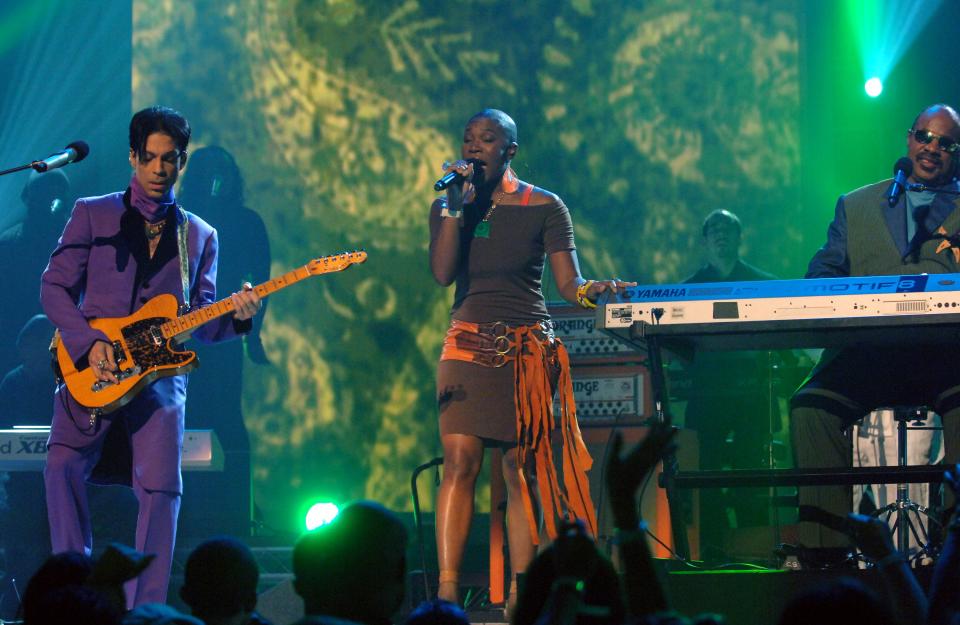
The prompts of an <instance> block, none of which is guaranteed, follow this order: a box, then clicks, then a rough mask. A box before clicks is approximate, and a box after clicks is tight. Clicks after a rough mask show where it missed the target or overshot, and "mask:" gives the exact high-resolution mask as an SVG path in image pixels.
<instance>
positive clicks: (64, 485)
mask: <svg viewBox="0 0 960 625" xmlns="http://www.w3.org/2000/svg"><path fill="white" fill-rule="evenodd" d="M189 141H190V125H189V123H188V122H187V120H186V119H184V117H183V116H182V115H180V114H179V113H177V112H176V111H174V110H172V109H169V108H165V107H159V106H154V107H151V108H148V109H144V110H142V111H140V112H138V113H136V114H135V115H134V116H133V118H132V119H131V120H130V164H131V166H132V167H133V170H134V173H133V177H132V178H131V179H130V186H129V187H128V188H127V189H126V191H124V192H117V193H112V194H110V195H104V196H101V197H92V198H81V199H79V200H77V202H76V204H75V205H74V208H73V213H72V215H71V217H70V219H69V221H68V222H67V224H66V227H65V228H64V231H63V235H62V236H61V237H60V241H59V243H58V245H57V247H56V249H55V250H54V252H53V254H52V255H51V257H50V263H49V265H48V266H47V269H46V271H44V273H43V278H42V283H41V290H40V301H41V304H42V305H43V309H44V311H45V312H46V314H47V316H48V317H49V318H50V321H52V322H53V324H54V325H55V326H56V327H57V328H58V329H59V330H60V339H61V341H62V343H63V346H64V347H65V348H66V350H67V352H68V353H69V355H70V357H71V358H72V360H73V361H74V362H75V363H76V365H77V369H78V370H79V369H81V368H86V367H88V366H89V367H91V368H92V370H93V372H94V373H95V375H96V376H97V379H98V380H101V381H103V382H107V383H109V382H116V381H117V378H116V375H115V374H116V373H117V372H118V371H119V368H118V366H117V354H115V353H114V350H113V346H112V345H111V343H110V340H109V339H108V337H107V336H106V335H105V334H103V333H102V332H100V331H99V330H95V329H92V328H91V327H90V326H89V324H88V320H90V319H93V318H115V317H126V316H129V315H131V314H133V313H134V312H136V311H137V310H138V309H139V308H140V307H141V306H143V304H145V303H146V302H147V301H149V300H150V299H152V298H154V297H156V296H157V295H161V294H172V295H174V296H175V297H176V298H177V301H178V302H179V303H180V304H181V305H183V304H184V299H189V301H188V302H186V303H187V304H188V305H189V307H190V308H198V307H203V306H206V305H208V304H211V303H212V302H214V301H215V299H216V293H215V286H214V285H215V284H216V278H217V275H216V274H217V232H216V230H214V229H213V228H212V227H211V226H210V225H209V224H207V223H206V222H205V221H203V220H202V219H200V218H199V217H197V216H196V215H194V214H192V213H188V212H186V211H184V210H183V209H182V208H181V207H180V206H178V205H177V203H176V200H175V198H174V194H173V186H174V184H175V183H176V181H177V177H178V175H179V173H180V171H181V170H182V169H183V167H184V165H185V164H186V160H187V144H188V143H189ZM181 250H185V252H186V254H185V256H186V262H185V263H184V267H183V268H182V267H181V258H180V256H181ZM184 274H186V276H184ZM184 277H185V278H186V279H185V280H184ZM185 291H186V293H185ZM231 299H232V303H233V307H234V312H233V314H232V315H228V316H223V317H220V318H218V319H215V320H213V321H211V322H209V323H207V324H205V325H203V326H201V327H200V328H198V329H197V331H196V332H195V333H194V336H195V337H196V338H197V339H199V340H201V341H203V342H214V341H221V340H227V339H230V338H234V337H236V336H238V335H240V334H243V333H245V332H247V331H249V329H250V327H251V325H252V323H251V321H250V320H251V318H252V317H253V316H254V315H255V314H256V313H257V311H258V310H259V309H260V300H259V298H258V297H257V295H256V294H255V293H254V292H253V290H252V288H251V286H250V285H249V284H244V285H243V287H242V288H241V290H240V292H238V293H234V294H233V295H231ZM186 393H187V380H186V376H184V375H178V376H172V377H164V378H160V379H158V380H155V381H154V382H152V383H150V384H149V385H148V386H146V387H145V388H144V389H143V390H141V391H140V392H139V393H138V394H137V395H136V397H135V398H134V399H133V400H132V401H131V402H130V403H128V404H126V405H125V406H123V407H122V408H120V409H118V410H115V411H113V412H110V413H107V414H97V413H96V412H93V413H92V412H91V411H90V410H89V409H86V408H84V407H82V406H81V405H80V404H79V403H77V402H76V401H75V400H74V398H73V397H72V396H71V395H70V393H69V391H68V390H67V388H66V387H65V386H63V385H61V386H60V387H59V388H58V389H57V392H56V395H55V399H54V410H53V424H52V426H51V430H50V440H49V443H48V448H49V451H48V454H47V466H46V469H45V470H44V483H45V485H46V491H47V507H48V510H49V521H50V534H51V541H52V544H53V550H54V552H62V551H80V552H84V553H87V554H89V553H90V552H91V549H92V545H93V532H92V528H91V523H90V513H89V509H88V506H87V498H86V491H85V482H86V481H87V480H88V479H89V480H91V481H97V482H101V483H104V482H106V483H125V484H127V485H129V486H132V488H133V490H134V493H135V494H136V497H137V500H138V502H139V508H140V511H139V515H138V517H137V533H136V543H135V544H136V549H137V550H138V551H141V552H146V553H152V554H156V559H155V560H154V561H153V562H152V563H151V564H150V566H149V567H148V568H147V569H146V570H145V571H144V572H143V573H142V574H141V575H140V577H139V578H138V579H137V580H134V581H133V582H131V583H130V585H128V587H127V602H128V604H129V605H130V606H134V605H140V604H143V603H150V602H160V603H163V602H164V601H166V596H167V584H168V578H169V575H170V566H171V562H172V559H173V546H174V540H175V537H176V526H177V515H178V513H179V510H180V494H181V491H182V480H181V476H180V448H181V445H182V442H183V422H184V405H185V402H186Z"/></svg>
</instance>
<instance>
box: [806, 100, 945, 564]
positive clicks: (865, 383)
mask: <svg viewBox="0 0 960 625" xmlns="http://www.w3.org/2000/svg"><path fill="white" fill-rule="evenodd" d="M906 147H907V158H909V160H910V163H911V164H912V173H910V174H909V177H908V178H907V181H908V183H918V184H921V185H923V186H924V187H925V190H916V191H914V190H906V191H905V192H896V190H895V189H893V188H892V187H893V185H892V180H890V179H887V180H882V181H880V182H876V183H874V184H871V185H867V186H865V187H861V188H859V189H857V190H855V191H851V192H850V193H847V194H845V195H842V196H841V197H840V199H839V200H837V206H836V213H835V215H834V218H833V222H831V224H830V226H829V228H828V229H827V241H826V243H825V244H824V245H823V247H822V248H820V250H818V251H817V253H816V254H815V255H814V256H813V259H812V260H811V261H810V265H809V267H808V269H807V274H806V277H807V278H833V277H847V276H871V275H911V274H922V273H927V274H942V273H956V272H958V271H960V247H958V236H960V198H958V196H957V195H956V193H957V192H958V191H960V185H958V183H957V179H956V169H957V160H958V158H960V154H958V151H960V117H958V115H957V112H956V111H955V110H954V109H953V108H951V107H950V106H947V105H945V104H934V105H932V106H929V107H927V108H926V109H924V110H923V111H922V112H921V113H920V115H918V116H917V118H916V119H915V120H914V122H913V124H912V125H911V126H910V129H909V130H908V131H907V133H906ZM899 164H900V163H899V161H898V165H899ZM891 193H892V194H893V195H892V198H891V200H890V201H888V196H890V194H891ZM953 351H954V350H953V343H952V342H948V341H947V340H946V339H945V340H944V342H943V343H942V344H931V345H923V344H911V343H909V342H908V343H905V344H902V345H897V346H896V347H894V348H891V347H889V346H886V347H879V346H863V345H858V346H856V347H855V348H853V347H850V348H839V349H829V350H825V351H824V353H823V355H822V356H821V358H820V361H819V362H818V363H817V365H816V367H814V369H813V371H812V372H811V374H810V375H809V376H808V378H807V380H806V381H805V382H804V383H803V385H802V386H801V387H800V388H799V389H798V390H797V392H796V393H795V394H794V396H793V398H792V399H791V404H790V407H791V410H790V422H791V423H790V430H791V436H792V440H793V447H794V458H795V460H796V463H797V466H798V467H801V468H813V467H821V468H826V467H834V468H835V467H849V466H851V463H852V443H851V437H850V431H849V426H850V425H851V424H852V423H853V422H854V421H857V420H858V419H860V418H862V417H863V416H865V415H866V414H867V413H869V412H870V411H871V410H873V409H874V408H878V407H882V406H920V405H923V406H929V407H930V408H932V409H934V410H935V411H936V412H937V413H938V414H940V415H941V417H942V419H943V427H944V432H943V434H944V436H943V438H944V441H945V452H946V462H947V463H949V464H954V463H956V462H957V460H958V458H960V455H958V450H960V446H958V444H957V443H958V441H960V419H958V417H960V370H958V368H957V366H956V358H955V357H954V354H953ZM799 498H800V504H801V505H814V506H819V507H820V508H822V509H824V510H826V511H828V512H832V513H834V514H840V515H843V514H845V513H846V512H849V511H850V508H851V505H852V497H851V487H850V486H816V487H806V488H801V489H800V491H799ZM800 542H801V543H803V544H804V545H806V546H808V547H811V546H820V547H833V546H837V547H839V546H846V545H847V539H846V537H844V536H843V535H842V534H839V533H837V532H834V531H833V530H829V529H827V528H825V527H821V526H818V525H816V524H812V523H802V524H801V526H800Z"/></svg>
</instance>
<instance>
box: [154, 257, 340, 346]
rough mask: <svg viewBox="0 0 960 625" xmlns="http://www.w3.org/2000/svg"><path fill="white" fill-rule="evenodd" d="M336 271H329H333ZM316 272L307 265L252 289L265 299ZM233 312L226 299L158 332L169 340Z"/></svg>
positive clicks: (231, 303) (170, 323)
mask: <svg viewBox="0 0 960 625" xmlns="http://www.w3.org/2000/svg"><path fill="white" fill-rule="evenodd" d="M335 270H336V269H331V271H335ZM316 274H317V272H313V273H311V272H310V270H309V268H308V265H304V266H303V267H298V268H296V269H294V270H292V271H288V272H287V273H285V274H283V275H282V276H277V277H276V278H273V279H270V280H267V281H266V282H264V283H262V284H258V285H257V286H255V287H253V290H254V292H256V294H257V295H259V296H260V297H266V296H267V295H270V294H271V293H276V292H277V291H279V290H280V289H283V288H286V287H288V286H290V285H291V284H295V283H297V282H300V281H301V280H303V279H305V278H309V277H310V276H313V275H316ZM231 312H233V300H231V299H230V298H229V297H226V298H224V299H222V300H220V301H219V302H216V303H214V304H210V305H209V306H204V307H203V308H200V309H198V310H195V311H193V312H190V313H187V314H185V315H183V316H182V317H177V318H176V319H173V320H171V321H167V322H166V323H164V324H161V326H160V330H161V332H162V333H163V337H164V338H167V339H169V338H171V337H174V336H178V335H181V334H185V333H188V332H191V331H193V329H194V328H196V327H197V326H201V325H203V324H205V323H207V322H208V321H212V320H214V319H216V318H217V317H222V316H223V315H226V314H228V313H231Z"/></svg>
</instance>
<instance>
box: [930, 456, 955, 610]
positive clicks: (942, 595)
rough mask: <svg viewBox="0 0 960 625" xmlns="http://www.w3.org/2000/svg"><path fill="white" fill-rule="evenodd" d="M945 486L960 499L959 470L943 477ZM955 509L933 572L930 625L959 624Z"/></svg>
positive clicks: (953, 470)
mask: <svg viewBox="0 0 960 625" xmlns="http://www.w3.org/2000/svg"><path fill="white" fill-rule="evenodd" d="M943 477H944V482H946V484H947V485H948V486H949V487H950V489H951V490H952V491H953V494H954V499H956V498H957V496H958V495H960V470H958V468H957V465H953V466H952V467H950V468H949V469H948V470H947V471H946V473H945V474H944V476H943ZM957 510H958V507H956V506H955V507H954V509H953V514H952V515H951V517H950V523H949V524H947V527H946V529H945V531H944V534H945V536H944V540H943V551H941V552H940V558H939V559H938V560H937V565H936V567H935V568H934V570H933V580H932V581H931V582H930V614H929V623H930V625H950V624H951V623H955V622H957V615H958V614H960V592H958V591H960V587H958V586H960V585H958V583H957V581H958V580H960V515H958V513H957Z"/></svg>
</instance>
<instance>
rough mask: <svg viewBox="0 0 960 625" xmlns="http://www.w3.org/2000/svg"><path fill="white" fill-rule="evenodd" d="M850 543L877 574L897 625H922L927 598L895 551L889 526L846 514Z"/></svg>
mask: <svg viewBox="0 0 960 625" xmlns="http://www.w3.org/2000/svg"><path fill="white" fill-rule="evenodd" d="M847 527H848V528H849V530H848V532H847V533H848V535H849V536H850V540H852V541H853V543H854V544H855V545H856V546H857V547H858V548H859V549H860V551H861V553H863V555H864V556H866V557H867V558H868V559H869V560H870V561H871V562H872V563H873V565H874V567H875V568H876V569H877V571H879V573H880V577H881V578H882V579H883V585H884V588H885V590H886V592H885V593H884V600H885V601H886V603H887V607H888V608H889V609H890V610H891V613H892V614H893V615H894V616H895V617H896V619H897V622H899V623H904V624H906V623H923V622H925V621H926V618H927V608H928V606H927V598H926V596H924V594H923V589H922V588H921V587H920V584H919V583H918V582H917V578H916V577H914V575H913V571H911V570H910V566H909V565H908V564H907V560H906V558H904V556H903V554H901V553H900V552H899V551H897V548H896V547H895V546H894V544H893V538H892V537H891V535H890V527H889V526H888V525H887V524H886V523H885V522H884V521H882V520H880V519H878V518H876V517H872V516H866V515H863V514H849V515H847Z"/></svg>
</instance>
